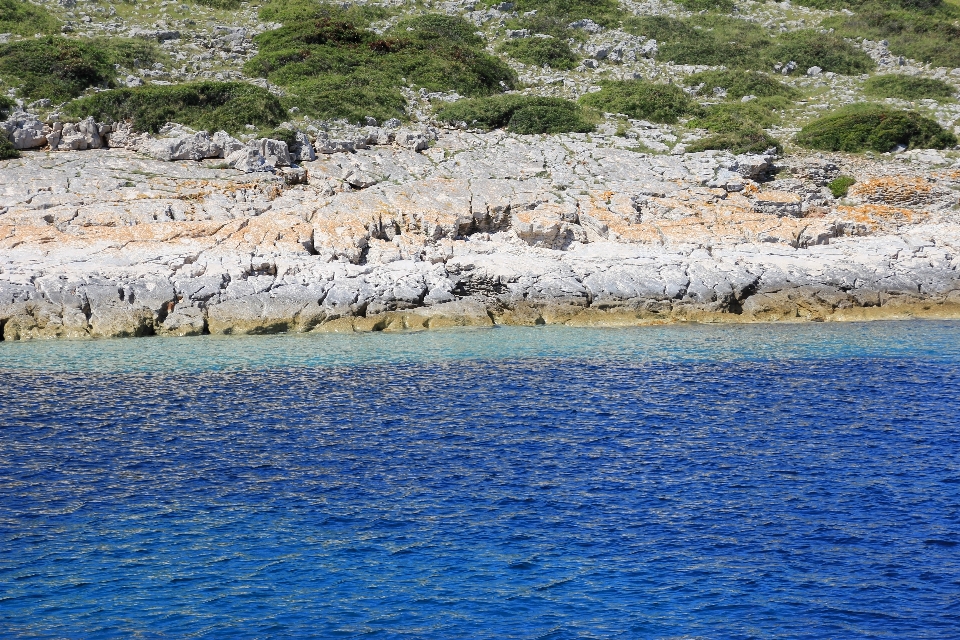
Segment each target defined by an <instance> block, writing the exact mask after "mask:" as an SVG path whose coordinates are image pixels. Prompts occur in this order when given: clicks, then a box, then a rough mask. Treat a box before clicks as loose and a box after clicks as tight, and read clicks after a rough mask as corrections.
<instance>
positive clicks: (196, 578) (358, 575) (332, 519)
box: [0, 322, 960, 638]
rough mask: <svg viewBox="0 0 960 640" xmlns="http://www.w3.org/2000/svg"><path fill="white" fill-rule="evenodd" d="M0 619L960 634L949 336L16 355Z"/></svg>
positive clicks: (331, 627) (173, 348)
mask: <svg viewBox="0 0 960 640" xmlns="http://www.w3.org/2000/svg"><path fill="white" fill-rule="evenodd" d="M0 635H2V636H4V637H23V636H26V637H30V636H37V637H56V638H81V637H83V638H87V637H90V638H96V637H108V638H112V637H117V638H119V637H124V638H128V637H144V638H154V637H156V638H159V637H169V638H181V637H211V638H225V637H249V638H283V637H316V638H331V637H348V638H349V637H360V636H362V637H371V638H957V637H960V323H946V322H944V323H940V322H928V323H872V324H863V325H801V326H739V327H709V326H707V327H683V326H680V327H665V328H654V327H647V328H639V329H624V330H585V329H565V328H551V327H543V328H531V329H519V328H515V329H507V328H503V329H495V330H485V331H461V332H456V331H451V332H435V333H426V334H406V335H367V336H310V337H303V336H277V337H263V338H229V339H217V338H212V337H205V338H189V339H183V340H175V339H139V340H125V341H123V340H121V341H100V342H56V343H28V344H18V343H8V342H4V343H0Z"/></svg>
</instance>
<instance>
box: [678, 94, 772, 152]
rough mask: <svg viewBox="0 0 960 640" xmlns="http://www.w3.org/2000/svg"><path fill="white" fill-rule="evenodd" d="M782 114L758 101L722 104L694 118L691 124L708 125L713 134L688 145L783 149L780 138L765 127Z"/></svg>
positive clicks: (735, 149) (697, 148) (691, 148)
mask: <svg viewBox="0 0 960 640" xmlns="http://www.w3.org/2000/svg"><path fill="white" fill-rule="evenodd" d="M778 120H779V118H778V117H777V116H776V115H775V114H774V113H773V112H772V111H771V110H770V109H769V108H767V107H766V106H764V105H763V104H758V102H757V101H751V102H730V103H725V104H718V105H714V106H712V107H709V108H707V109H706V111H705V112H704V113H703V114H702V115H700V116H698V117H696V118H694V119H693V120H691V121H690V123H689V124H690V126H693V127H697V128H700V129H706V130H707V131H709V132H711V134H712V135H710V136H708V137H706V138H704V139H702V140H698V141H696V142H694V143H692V144H690V145H688V146H687V151H706V150H708V149H727V150H729V151H732V152H733V153H763V152H764V151H766V150H767V149H770V148H774V149H776V150H777V152H778V153H779V152H781V151H782V150H783V145H782V144H781V143H780V141H779V140H777V139H776V138H773V137H772V136H770V135H769V134H767V133H766V132H765V131H764V130H763V129H764V127H768V126H770V125H772V124H775V123H776V122H777V121H778Z"/></svg>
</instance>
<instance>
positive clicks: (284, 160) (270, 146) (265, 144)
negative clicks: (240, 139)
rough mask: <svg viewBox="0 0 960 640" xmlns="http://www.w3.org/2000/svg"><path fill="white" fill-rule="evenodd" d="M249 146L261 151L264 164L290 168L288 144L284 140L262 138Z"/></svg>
mask: <svg viewBox="0 0 960 640" xmlns="http://www.w3.org/2000/svg"><path fill="white" fill-rule="evenodd" d="M249 146H250V148H252V149H256V150H257V151H259V152H260V155H261V156H263V161H264V163H265V164H267V165H269V166H271V167H289V166H290V152H289V151H288V149H287V143H286V142H284V141H283V140H273V139H271V138H260V139H258V140H253V141H252V142H250V143H249Z"/></svg>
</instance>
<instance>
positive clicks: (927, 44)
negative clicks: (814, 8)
mask: <svg viewBox="0 0 960 640" xmlns="http://www.w3.org/2000/svg"><path fill="white" fill-rule="evenodd" d="M820 2H821V0H803V2H802V4H814V3H820ZM822 3H823V4H829V5H834V6H830V7H826V8H847V9H852V10H853V11H855V12H856V13H855V14H854V15H852V16H836V17H833V18H828V19H827V20H825V21H824V22H823V26H824V27H833V28H834V29H836V33H837V35H838V36H841V37H848V38H869V39H870V40H887V41H888V42H889V44H890V51H891V52H892V53H894V54H895V55H902V56H906V57H908V58H914V59H916V60H919V61H921V62H929V63H931V64H934V65H936V66H941V67H958V66H960V7H957V6H955V5H952V4H948V3H945V2H942V1H941V0H899V1H898V0H892V1H891V0H863V1H861V0H849V1H842V2H841V1H840V0H822Z"/></svg>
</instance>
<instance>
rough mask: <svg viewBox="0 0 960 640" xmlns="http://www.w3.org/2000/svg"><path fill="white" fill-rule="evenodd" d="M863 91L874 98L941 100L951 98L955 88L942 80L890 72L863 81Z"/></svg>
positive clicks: (955, 91)
mask: <svg viewBox="0 0 960 640" xmlns="http://www.w3.org/2000/svg"><path fill="white" fill-rule="evenodd" d="M863 92H864V93H866V94H867V95H868V96H873V97H875V98H900V99H902V100H921V99H923V98H930V99H933V100H943V99H949V98H953V97H954V96H955V95H956V93H957V90H956V88H954V87H953V86H951V85H949V84H947V83H946V82H944V81H943V80H935V79H933V78H916V77H913V76H902V75H895V74H890V75H884V76H874V77H872V78H870V79H869V80H867V81H866V82H865V83H864V85H863Z"/></svg>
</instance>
